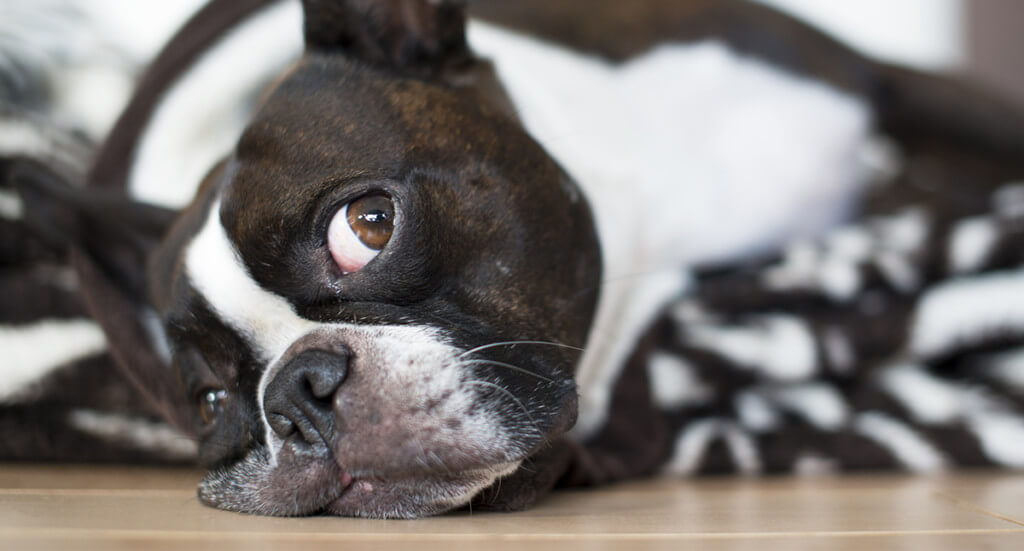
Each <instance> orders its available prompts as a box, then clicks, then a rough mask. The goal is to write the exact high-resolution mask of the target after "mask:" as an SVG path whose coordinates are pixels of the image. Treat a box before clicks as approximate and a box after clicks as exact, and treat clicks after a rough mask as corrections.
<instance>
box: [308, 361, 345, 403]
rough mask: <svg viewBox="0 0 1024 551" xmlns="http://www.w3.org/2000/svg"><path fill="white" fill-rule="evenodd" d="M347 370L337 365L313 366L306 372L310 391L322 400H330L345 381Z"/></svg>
mask: <svg viewBox="0 0 1024 551" xmlns="http://www.w3.org/2000/svg"><path fill="white" fill-rule="evenodd" d="M346 375H347V369H345V368H341V369H338V368H337V366H335V365H324V364H313V365H311V366H310V367H309V369H307V370H306V383H307V384H308V385H309V391H310V393H312V394H313V396H314V397H316V398H319V399H320V400H330V399H331V398H332V397H333V396H334V393H335V392H337V391H338V388H339V387H340V386H341V383H342V382H344V381H345V376H346Z"/></svg>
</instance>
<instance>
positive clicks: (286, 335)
mask: <svg viewBox="0 0 1024 551" xmlns="http://www.w3.org/2000/svg"><path fill="white" fill-rule="evenodd" d="M185 271H186V273H187V274H188V277H189V280H190V281H191V282H192V286H193V287H195V289H196V291H198V292H199V293H200V294H201V295H202V296H203V298H205V299H206V301H207V302H208V303H209V304H210V306H211V307H212V308H213V310H214V311H215V312H216V313H217V314H218V315H219V316H220V318H221V319H222V320H224V322H225V323H227V324H228V325H229V326H230V327H232V328H233V329H235V330H236V331H238V332H239V333H241V334H243V335H244V336H246V337H247V338H248V339H249V341H250V342H251V343H252V344H253V345H254V346H255V347H256V350H255V352H256V353H257V355H258V356H259V358H260V359H261V360H262V361H263V362H269V361H270V360H272V359H274V358H277V357H279V356H280V355H282V354H283V353H284V351H285V350H287V349H288V347H289V346H291V343H293V342H295V340H297V339H298V338H299V337H300V336H302V335H304V334H306V333H308V332H309V331H311V330H313V329H315V328H316V327H318V325H319V324H317V323H316V322H313V321H310V320H307V319H304V318H301V317H299V316H298V315H297V314H296V313H295V310H294V309H293V308H292V306H291V304H289V303H288V301H286V300H285V299H284V298H282V297H280V296H278V295H275V294H273V293H270V292H268V291H266V290H264V289H263V288H261V287H260V286H259V284H257V283H256V281H255V280H253V279H252V277H251V276H250V275H249V271H248V269H247V268H246V267H245V264H243V263H242V259H241V257H239V255H238V251H237V250H235V246H234V245H233V244H232V243H231V241H230V239H228V236H227V233H225V231H224V226H222V225H221V223H220V201H217V202H216V203H215V204H214V205H213V207H212V208H211V209H210V212H209V214H208V216H207V219H206V223H205V224H204V225H203V228H202V229H201V230H200V231H199V233H198V234H197V235H196V237H195V239H193V241H192V243H191V244H190V245H189V246H188V250H187V251H186V253H185Z"/></svg>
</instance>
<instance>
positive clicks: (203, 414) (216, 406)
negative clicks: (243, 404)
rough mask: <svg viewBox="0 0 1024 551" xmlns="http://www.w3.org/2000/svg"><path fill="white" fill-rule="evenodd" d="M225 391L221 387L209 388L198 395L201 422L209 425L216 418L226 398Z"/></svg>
mask: <svg viewBox="0 0 1024 551" xmlns="http://www.w3.org/2000/svg"><path fill="white" fill-rule="evenodd" d="M227 397H228V393H227V391H224V390H221V389H210V390H207V391H206V392H203V393H202V395H200V397H199V418H200V419H202V420H203V423H205V424H207V425H209V424H210V423H212V422H213V421H214V420H216V418H217V415H218V414H220V412H221V410H222V409H223V407H224V401H225V400H227Z"/></svg>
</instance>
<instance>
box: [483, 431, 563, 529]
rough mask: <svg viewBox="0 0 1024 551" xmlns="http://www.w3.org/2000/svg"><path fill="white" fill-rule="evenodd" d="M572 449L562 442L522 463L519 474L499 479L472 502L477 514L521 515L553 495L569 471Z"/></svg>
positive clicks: (546, 448)
mask: <svg viewBox="0 0 1024 551" xmlns="http://www.w3.org/2000/svg"><path fill="white" fill-rule="evenodd" d="M572 457H573V447H572V445H571V444H570V443H569V442H568V441H567V440H565V439H559V440H557V441H555V442H553V443H551V444H550V445H548V446H547V447H545V448H544V449H542V450H540V451H539V452H537V453H536V454H534V455H533V456H531V457H530V458H528V459H527V460H525V461H523V463H522V465H520V466H519V468H518V469H516V471H515V472H514V473H512V474H510V475H508V476H506V477H504V478H501V479H498V480H496V481H495V482H494V484H491V485H490V486H489V487H487V488H486V489H484V490H483V491H481V492H480V493H479V494H477V495H476V497H474V498H473V499H472V501H471V502H470V504H469V506H468V507H469V509H470V510H474V511H499V512H507V511H522V510H524V509H527V508H530V507H532V506H533V505H534V504H535V503H537V501H538V500H540V499H541V498H543V497H544V496H545V495H547V493H548V492H550V491H551V490H552V489H553V488H554V487H555V485H556V484H557V483H558V481H559V480H560V479H561V478H562V476H563V475H565V473H566V471H568V469H569V465H570V462H571V461H572Z"/></svg>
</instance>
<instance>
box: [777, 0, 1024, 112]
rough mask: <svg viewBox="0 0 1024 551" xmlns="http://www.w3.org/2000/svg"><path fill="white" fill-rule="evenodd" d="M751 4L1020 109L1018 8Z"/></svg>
mask: <svg viewBox="0 0 1024 551" xmlns="http://www.w3.org/2000/svg"><path fill="white" fill-rule="evenodd" d="M757 1H760V2H762V3H764V4H769V5H772V6H775V7H777V8H780V9H782V10H785V11H788V12H790V13H792V14H795V15H798V16H800V17H802V18H804V19H805V20H807V21H810V22H813V23H814V24H816V25H818V26H819V27H821V28H823V29H826V30H828V31H829V32H831V33H832V34H834V35H836V36H838V37H840V38H841V39H843V40H844V41H846V42H847V43H849V44H851V45H853V46H854V47H856V48H858V49H859V50H861V51H862V52H864V53H867V54H869V55H872V56H874V57H877V58H880V59H885V60H889V61H893V62H897V63H901V64H906V65H912V66H915V67H918V68H921V69H928V70H938V71H946V72H953V73H959V74H962V75H965V76H967V77H968V78H971V79H974V80H977V81H980V82H983V83H984V84H985V85H986V86H988V87H990V88H994V89H996V90H998V91H1000V92H1002V94H1003V95H1005V96H1008V97H1010V98H1011V99H1013V100H1014V101H1015V102H1016V103H1017V105H1020V106H1021V107H1022V108H1024V1H1021V0H898V1H895V2H894V1H891V0H858V1H856V2H851V1H845V2H844V1H839V2H836V1H825V2H823V1H821V0H757Z"/></svg>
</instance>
